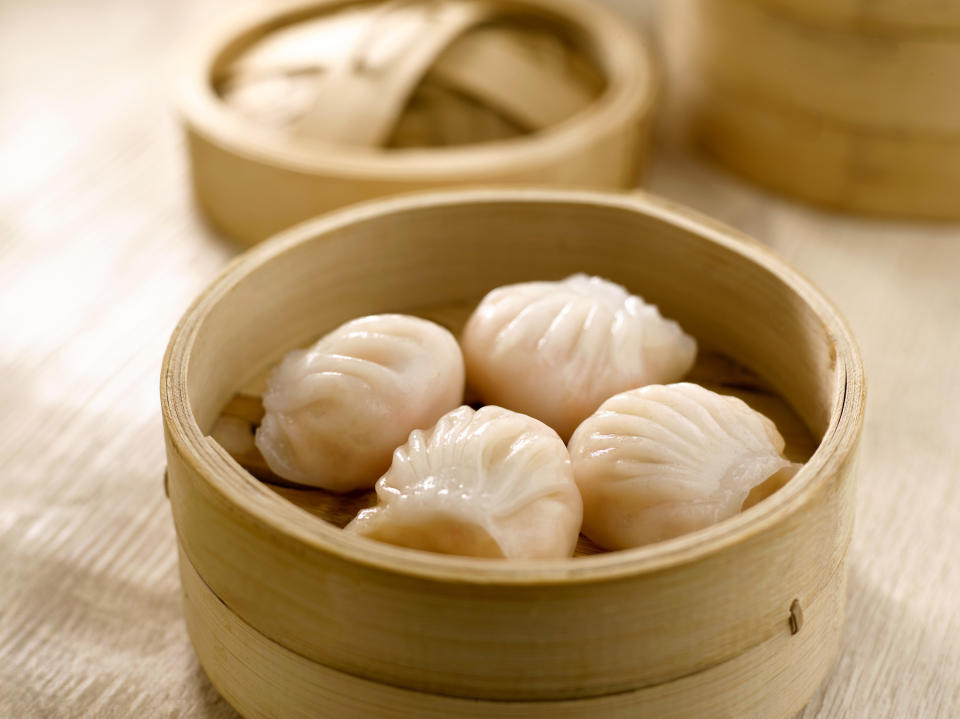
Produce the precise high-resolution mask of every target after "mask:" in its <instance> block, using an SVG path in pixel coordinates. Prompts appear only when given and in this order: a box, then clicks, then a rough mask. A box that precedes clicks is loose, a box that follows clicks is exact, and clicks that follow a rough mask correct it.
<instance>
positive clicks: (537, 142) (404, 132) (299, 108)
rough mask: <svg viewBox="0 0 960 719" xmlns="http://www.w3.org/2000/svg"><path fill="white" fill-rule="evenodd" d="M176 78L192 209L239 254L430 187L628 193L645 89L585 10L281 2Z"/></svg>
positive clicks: (513, 2)
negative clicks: (347, 210)
mask: <svg viewBox="0 0 960 719" xmlns="http://www.w3.org/2000/svg"><path fill="white" fill-rule="evenodd" d="M182 76H183V83H182V85H183V86H182V89H181V93H180V98H181V103H180V108H181V114H182V116H183V120H184V124H185V126H186V129H187V137H188V147H189V151H190V157H191V166H192V174H193V181H194V187H195V191H196V195H197V198H198V200H199V203H200V205H201V207H202V208H203V209H204V210H205V211H206V213H207V215H208V217H209V218H210V219H211V221H212V222H213V223H214V224H215V225H216V226H217V227H219V228H220V229H222V230H224V231H225V232H226V233H227V234H229V235H231V236H233V237H235V238H237V239H240V240H242V241H244V242H257V241H259V240H262V239H264V238H266V237H268V236H269V235H271V234H274V233H275V232H278V231H280V230H282V229H285V228H286V227H289V226H290V225H293V224H296V223H297V222H300V221H302V220H305V219H307V218H310V217H313V216H314V215H317V214H320V213H322V212H325V211H327V210H330V209H333V208H335V207H338V206H340V205H344V204H349V203H351V202H355V201H358V200H363V199H370V198H373V197H377V196H380V195H384V194H390V193H394V192H402V191H410V190H420V189H425V188H429V187H435V186H442V185H455V184H456V185H463V184H491V183H498V184H501V183H513V184H546V185H568V186H589V187H599V188H611V189H617V188H626V187H631V186H633V185H635V184H636V180H637V177H638V174H639V172H640V169H641V167H642V164H643V160H644V157H645V154H646V152H645V146H646V141H647V129H648V124H649V123H648V120H649V117H650V114H651V110H652V105H653V100H654V98H655V95H656V88H657V84H656V80H655V71H654V67H653V65H652V62H651V60H650V56H649V54H648V51H647V49H646V48H645V47H644V45H643V44H642V42H641V41H640V39H639V38H638V37H637V36H636V34H635V32H634V31H633V30H632V29H630V28H629V27H627V26H625V25H624V23H622V22H621V21H620V20H619V19H618V18H616V17H615V16H614V15H612V14H611V13H609V12H608V11H606V10H604V9H603V8H600V7H598V6H596V5H594V4H592V3H590V2H587V1H586V0H444V1H442V2H441V1H440V0H389V1H387V2H383V1H375V2H370V1H361V0H297V2H294V3H284V4H282V5H280V6H277V5H272V6H271V7H270V8H269V9H267V10H265V11H263V12H260V13H258V14H256V15H253V16H251V17H247V18H244V19H242V20H240V21H238V22H233V23H232V24H230V25H229V26H227V27H225V28H223V29H222V30H221V31H219V32H218V33H215V34H213V35H210V36H207V37H203V38H202V39H201V40H200V41H199V42H197V43H196V55H195V56H193V57H191V58H190V60H189V63H188V64H187V66H186V67H185V69H184V72H183V73H182Z"/></svg>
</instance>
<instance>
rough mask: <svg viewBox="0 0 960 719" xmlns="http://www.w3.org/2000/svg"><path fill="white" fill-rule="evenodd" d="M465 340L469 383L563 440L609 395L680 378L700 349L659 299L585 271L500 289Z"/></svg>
mask: <svg viewBox="0 0 960 719" xmlns="http://www.w3.org/2000/svg"><path fill="white" fill-rule="evenodd" d="M460 341H461V346H462V347H463V354H464V360H465V362H466V366H467V381H468V384H469V385H470V386H471V387H472V388H473V389H474V391H475V392H476V393H477V394H478V395H479V396H480V398H481V399H482V400H483V401H484V402H485V403H487V404H495V405H499V406H501V407H507V408H508V409H512V410H514V411H517V412H523V413H525V414H528V415H530V416H531V417H536V418H537V419H539V420H541V421H542V422H545V423H547V424H548V425H550V426H551V427H553V428H554V429H555V430H556V431H557V432H558V433H559V434H560V436H561V437H563V438H564V439H567V438H569V437H570V434H571V433H572V432H573V430H574V429H575V428H576V427H577V425H578V424H580V422H582V421H583V420H584V419H585V418H586V417H587V416H588V415H589V414H590V413H591V412H593V411H594V410H595V409H596V408H597V407H598V406H600V403H601V402H603V401H604V400H605V399H607V398H608V397H610V396H612V395H614V394H616V393H618V392H623V391H625V390H628V389H632V388H634V387H640V386H643V385H646V384H654V383H664V382H674V381H676V380H678V379H680V378H681V377H683V375H685V374H686V373H687V372H688V371H689V370H690V367H691V366H692V365H693V361H694V358H695V357H696V353H697V343H696V340H694V339H693V338H692V337H690V336H689V335H687V334H685V333H684V332H683V330H682V329H681V328H680V326H679V325H678V324H677V323H676V322H674V321H672V320H668V319H664V318H663V317H662V316H661V315H660V312H659V310H658V309H657V308H656V307H655V306H654V305H651V304H647V303H646V302H644V301H643V300H642V299H641V298H640V297H637V296H636V295H631V294H630V293H629V292H627V290H626V289H624V288H623V287H621V286H620V285H617V284H614V283H613V282H609V281H607V280H604V279H601V278H599V277H588V276H587V275H583V274H578V275H572V276H571V277H568V278H567V279H565V280H562V281H560V282H524V283H521V284H515V285H507V286H505V287H499V288H497V289H495V290H493V291H491V292H490V293H489V294H487V296H486V297H484V299H483V300H482V301H481V303H480V305H479V306H478V307H477V309H476V310H475V311H474V313H473V315H472V316H471V317H470V319H469V320H468V322H467V325H466V327H465V328H464V331H463V334H462V336H461V340H460Z"/></svg>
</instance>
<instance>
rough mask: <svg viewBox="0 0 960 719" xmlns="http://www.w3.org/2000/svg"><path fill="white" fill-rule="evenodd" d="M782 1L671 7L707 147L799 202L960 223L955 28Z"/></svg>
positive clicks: (682, 94)
mask: <svg viewBox="0 0 960 719" xmlns="http://www.w3.org/2000/svg"><path fill="white" fill-rule="evenodd" d="M775 4H776V3H775V2H774V0H677V2H674V3H671V4H670V5H669V6H668V8H667V12H666V13H665V23H664V40H665V44H666V46H667V48H668V54H669V56H670V59H671V67H672V76H673V78H674V79H675V80H676V83H675V85H676V95H675V96H676V97H679V98H681V100H680V102H681V104H685V105H686V107H687V109H688V112H689V114H690V115H691V116H692V117H693V123H692V127H693V129H694V134H695V137H696V138H697V139H698V140H699V141H700V143H701V144H702V145H704V147H705V148H706V149H707V150H708V152H709V153H710V154H712V155H713V156H715V157H716V158H718V159H719V160H720V161H721V162H723V164H725V165H727V166H729V167H730V168H732V169H734V170H736V171H738V172H740V173H742V174H744V175H746V176H747V177H749V178H750V179H752V180H754V181H757V182H759V183H760V184H762V185H765V186H768V187H771V188H773V189H776V190H780V191H784V192H787V193H789V194H792V195H795V196H797V197H800V198H802V199H807V200H812V201H815V202H819V203H822V204H825V205H828V206H830V207H834V208H837V209H844V210H852V211H857V212H866V213H873V214H883V215H895V216H908V217H919V218H935V219H956V218H960V199H958V194H957V191H956V187H957V184H956V183H957V178H958V177H960V169H958V167H960V165H958V162H957V160H958V158H960V92H957V77H956V74H957V70H958V68H960V31H958V32H956V33H953V34H951V33H937V32H926V31H922V30H909V29H904V30H903V31H902V32H897V33H893V32H890V31H886V30H877V29H872V28H864V27H861V26H859V25H852V24H846V25H844V24H840V25H831V24H823V23H819V22H817V21H816V20H815V19H810V18H809V17H808V16H807V14H805V13H792V12H787V11H784V10H783V9H782V8H779V7H773V5H775ZM877 5H878V6H882V7H891V8H892V7H893V6H894V5H895V3H887V4H886V5H884V4H883V3H879V4H877ZM842 7H845V4H844V3H840V4H838V11H839V9H840V8H842ZM871 7H873V5H871ZM929 7H931V8H932V6H929ZM943 7H944V8H946V5H944V6H943ZM810 12H811V14H815V13H814V10H813V9H811V10H810ZM956 12H957V14H958V16H960V5H958V6H957V9H956Z"/></svg>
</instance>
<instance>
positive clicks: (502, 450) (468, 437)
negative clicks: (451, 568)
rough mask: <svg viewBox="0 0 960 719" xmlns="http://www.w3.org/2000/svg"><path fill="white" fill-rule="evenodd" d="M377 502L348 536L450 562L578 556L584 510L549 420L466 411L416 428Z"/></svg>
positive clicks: (487, 409) (566, 457) (498, 409)
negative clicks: (455, 557) (455, 558)
mask: <svg viewBox="0 0 960 719" xmlns="http://www.w3.org/2000/svg"><path fill="white" fill-rule="evenodd" d="M376 487H377V499H378V504H377V506H376V507H373V508H371V509H365V510H363V511H361V512H360V513H359V514H358V515H357V517H356V518H355V519H354V520H353V521H352V522H351V523H350V524H348V525H347V526H346V531H348V532H354V533H356V534H359V535H363V536H365V537H369V538H371V539H377V540H380V541H382V542H388V543H390V544H397V545H401V546H404V547H412V548H414V549H423V550H426V551H430V552H440V553H443V554H461V555H467V556H474V557H505V558H509V559H521V558H522V559H549V558H559V557H569V556H571V555H572V554H573V550H574V547H576V544H577V538H578V536H579V533H580V520H581V518H582V515H583V505H582V503H581V501H580V492H579V491H578V490H577V486H576V484H574V481H573V472H572V470H571V467H570V457H569V455H568V454H567V448H566V447H565V446H564V444H563V441H562V440H561V439H560V437H558V436H557V433H556V432H554V431H553V430H552V429H550V428H549V427H547V426H546V425H545V424H543V423H542V422H538V421H537V420H535V419H533V418H532V417H527V416H525V415H522V414H518V413H517V412H511V411H510V410H506V409H503V408H501V407H494V406H486V407H482V408H481V409H479V410H476V411H474V410H473V409H471V408H470V407H460V408H459V409H456V410H454V411H452V412H450V413H448V414H446V415H444V416H443V417H442V418H441V419H440V421H439V422H437V424H436V426H435V427H433V428H432V429H430V430H427V431H423V430H416V431H414V432H412V433H411V434H410V439H409V440H408V442H407V443H406V444H405V445H404V446H402V447H399V448H398V449H397V451H396V452H394V455H393V464H392V465H391V466H390V469H389V470H388V471H387V473H386V474H385V475H384V476H383V477H382V478H381V479H380V480H379V481H378V482H377V485H376Z"/></svg>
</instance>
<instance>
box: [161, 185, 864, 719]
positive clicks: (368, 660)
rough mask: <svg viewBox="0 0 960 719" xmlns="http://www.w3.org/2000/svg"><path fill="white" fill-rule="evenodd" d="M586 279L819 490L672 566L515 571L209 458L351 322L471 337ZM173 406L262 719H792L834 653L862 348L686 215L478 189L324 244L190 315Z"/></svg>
mask: <svg viewBox="0 0 960 719" xmlns="http://www.w3.org/2000/svg"><path fill="white" fill-rule="evenodd" d="M573 272H588V273H594V274H599V275H603V276H606V277H609V278H610V279H612V280H614V281H617V282H620V283H623V284H625V285H626V286H628V287H629V288H630V289H631V290H633V291H636V292H640V293H642V294H643V295H644V296H645V297H646V298H647V299H648V300H650V301H653V302H656V303H657V304H658V305H659V306H660V307H661V308H662V310H663V311H664V313H665V314H666V316H669V317H674V318H676V319H677V320H679V321H680V322H681V324H682V325H683V327H684V328H685V329H686V330H687V331H688V332H691V333H692V334H694V335H695V336H696V337H697V338H698V341H699V342H700V345H701V352H700V358H699V359H698V362H697V366H696V367H695V368H694V371H693V373H692V379H693V380H695V381H699V382H701V383H703V384H704V385H706V386H712V387H714V388H717V389H720V390H721V391H727V392H730V393H736V394H738V395H739V396H742V397H743V398H744V399H745V400H746V401H748V402H749V403H750V404H751V405H752V406H754V407H756V408H758V409H761V411H764V412H765V413H767V414H768V416H770V417H772V418H773V419H774V420H775V421H776V422H777V424H778V426H779V427H780V429H781V431H782V432H783V434H784V436H785V438H786V439H787V451H788V456H791V457H792V458H793V459H799V460H806V464H805V465H804V467H803V468H802V469H801V471H800V472H799V473H798V474H797V475H796V476H795V477H794V478H793V479H792V480H790V481H789V482H788V483H787V484H786V485H785V486H784V487H782V488H781V489H779V490H778V491H776V492H775V493H774V494H772V495H771V496H770V497H768V498H766V499H764V500H763V501H760V502H759V503H757V504H756V505H754V506H752V507H750V508H749V509H747V510H745V511H744V512H743V513H742V514H740V515H738V516H737V517H735V518H732V519H730V520H727V521H724V522H721V523H719V524H717V525H715V526H713V527H710V528H707V529H704V530H701V531H698V532H695V533H692V534H689V535H686V536H683V537H679V538H676V539H673V540H670V541H667V542H662V543H659V544H655V545H650V546H647V547H641V548H637V549H633V550H628V551H622V552H609V553H594V552H593V550H591V549H590V547H588V546H581V547H580V549H579V551H578V554H579V555H580V556H576V557H574V558H571V559H566V560H555V561H546V562H532V561H516V562H505V561H497V560H487V559H476V558H465V557H451V556H442V555H434V554H430V553H426V552H418V551H414V550H408V549H403V548H399V547H394V546H390V545H386V544H380V543H378V542H374V541H371V540H366V539H364V538H360V537H351V536H347V535H344V534H343V533H341V532H340V530H339V529H338V525H339V526H342V525H343V524H344V523H345V522H346V521H347V520H349V518H350V516H352V512H353V511H355V510H356V507H355V506H350V505H351V503H353V502H355V501H356V498H351V497H348V498H345V499H340V498H337V497H336V496H335V495H329V494H327V493H325V492H322V491H319V490H303V489H293V488H289V487H281V486H276V485H269V484H267V483H264V482H261V481H258V480H257V479H256V478H254V476H253V475H252V474H251V473H250V472H248V471H246V470H245V469H244V468H243V467H242V466H241V464H240V463H239V462H238V459H237V458H235V457H234V456H231V454H230V453H228V451H227V450H226V449H225V448H224V446H223V445H222V444H221V443H220V442H218V441H217V440H215V439H214V438H213V436H212V435H214V434H216V431H217V430H216V427H219V426H220V425H221V423H222V422H224V419H225V417H226V416H227V414H228V410H229V408H230V407H235V406H236V405H237V404H238V403H239V404H242V403H243V401H249V397H250V396H253V395H255V394H256V392H257V391H258V390H257V385H258V382H259V380H258V378H259V377H262V375H263V372H264V371H265V370H266V369H268V368H269V367H271V366H272V365H273V364H274V363H276V362H277V361H278V359H279V358H280V357H281V356H282V354H283V353H284V352H286V351H287V350H289V349H291V348H293V347H298V346H303V345H305V344H306V343H308V342H310V341H311V340H313V339H314V338H316V337H317V336H319V335H320V334H323V333H324V332H325V331H327V330H329V329H331V328H332V327H334V326H336V325H338V324H340V323H342V322H344V321H346V320H347V319H350V318H353V317H357V316H360V315H365V314H370V313H377V312H386V311H389V312H408V313H414V314H419V315H421V316H426V317H431V318H433V319H435V320H437V321H440V322H443V323H444V324H446V325H447V326H449V327H451V328H452V329H454V330H456V329H457V327H458V326H459V325H460V323H462V321H463V319H464V318H465V317H466V315H467V313H469V311H470V310H471V309H472V307H473V306H474V305H475V303H476V302H477V301H478V300H479V298H480V297H482V295H483V294H484V293H485V292H486V291H488V290H490V289H491V288H493V287H496V286H499V285H503V284H506V283H511V282H517V281H522V280H530V279H550V278H561V277H564V276H566V275H568V274H570V273H573ZM244 397H246V398H247V399H246V400H244V399H243V398H244ZM161 400H162V406H163V417H164V427H165V436H166V443H167V461H168V471H167V475H166V485H167V491H168V496H169V498H170V503H171V506H172V510H173V517H174V522H175V525H176V529H177V536H178V540H179V545H180V548H181V554H180V568H181V577H182V584H183V592H184V611H185V615H186V619H187V626H188V629H189V632H190V635H191V638H192V640H193V643H194V647H195V648H196V651H197V654H198V656H199V658H200V661H201V663H202V664H203V666H204V668H205V670H206V672H207V674H208V676H209V677H210V679H211V680H212V682H213V683H214V685H215V686H216V687H217V688H218V689H219V691H220V692H221V693H222V694H223V695H224V697H225V698H226V699H227V700H228V701H229V702H230V703H231V704H233V705H234V706H235V707H236V708H237V709H238V710H239V711H240V712H241V713H242V714H244V715H245V716H247V717H306V716H337V717H358V718H359V717H370V716H376V717H384V718H386V719H391V718H394V717H410V716H416V717H448V716H463V717H483V716H491V715H496V716H508V717H557V716H562V717H595V716H604V717H635V716H641V715H642V716H657V717H664V718H665V719H669V718H670V717H676V718H678V719H679V718H680V717H683V718H684V719H691V718H694V719H695V718H697V717H717V716H737V717H763V718H764V719H779V718H783V719H787V718H788V717H791V716H793V714H794V713H795V712H796V711H798V710H799V709H800V708H801V707H802V706H803V705H804V704H805V702H806V701H807V699H808V698H809V696H810V695H811V694H812V693H813V691H814V690H815V688H816V687H817V685H818V684H819V683H820V681H821V680H822V678H823V676H824V675H825V673H826V672H827V670H828V668H829V666H830V664H831V662H832V660H833V658H834V656H835V654H836V652H837V648H838V640H839V635H840V629H841V623H842V618H843V608H844V585H845V555H846V551H847V546H848V543H849V540H850V535H851V530H852V521H853V497H854V477H853V468H854V458H855V450H856V447H857V443H858V437H859V432H860V428H861V424H862V421H863V409H864V386H863V374H862V367H861V362H860V358H859V354H858V350H857V348H856V345H855V343H854V340H853V339H852V337H851V335H850V333H849V331H848V329H847V327H846V325H845V324H844V322H843V320H842V319H841V318H840V317H839V316H838V315H837V313H836V311H835V310H834V309H833V308H832V306H831V305H830V304H829V303H828V302H827V301H826V300H825V299H824V298H823V297H822V296H821V295H820V294H819V293H818V291H817V290H816V289H815V288H814V287H813V286H811V285H810V283H809V282H807V281H806V280H804V279H803V278H802V277H800V276H799V275H797V274H796V272H794V271H793V270H791V269H790V268H789V267H788V266H786V265H785V264H784V263H783V262H781V261H780V260H778V259H777V258H776V257H775V256H773V255H772V254H771V253H770V252H769V251H767V250H766V249H764V248H763V247H762V246H760V245H758V244H756V243H754V242H752V241H751V240H749V239H748V238H746V237H744V236H742V235H740V234H738V233H736V232H735V231H733V230H730V229H728V228H726V227H723V226H721V225H718V224H716V223H715V222H713V221H711V220H708V219H706V218H704V217H701V216H698V215H696V214H694V213H692V212H690V211H687V210H684V209H681V208H678V207H676V206H674V205H672V204H670V203H667V202H666V201H663V200H658V199H655V198H653V197H648V196H641V195H637V196H624V195H615V194H602V193H592V192H583V191H569V190H567V191H565V190H542V189H541V190H520V189H513V190H508V189H503V190H459V191H448V192H443V193H433V194H426V195H419V196H418V195H414V196H409V197H401V198H394V199H387V200H381V201H379V202H376V203H369V204H364V205H359V206H355V207H352V208H349V209H346V210H343V211H340V212H338V213H335V214H331V215H328V216H325V217H323V218H320V219H317V220H314V221H311V222H308V223H305V224H303V225H301V226H298V227H296V228H293V229H291V230H289V231H287V232H285V233H283V234H282V235H280V236H278V237H277V238H275V239H274V240H272V241H271V242H268V243H265V244H263V245H261V246H260V247H258V248H256V249H254V250H251V251H250V252H248V253H246V254H245V255H244V256H242V257H240V258H238V259H237V260H236V261H235V262H234V263H233V264H232V265H231V266H229V267H228V268H227V269H226V270H225V271H224V273H223V274H222V275H221V276H220V278H219V279H217V280H216V281H215V282H214V284H213V285H212V286H211V287H210V288H209V289H208V290H207V291H206V292H205V293H204V294H203V295H202V296H201V297H200V298H199V299H198V300H197V301H196V302H195V303H194V305H193V306H192V307H191V308H190V309H189V310H188V311H187V313H186V314H185V316H184V318H183V319H182V320H181V322H180V324H179V325H178V327H177V329H176V330H175V332H174V334H173V337H172V339H171V341H170V345H169V347H168V350H167V354H166V357H165V360H164V366H163V376H162V386H161ZM234 412H236V410H234ZM240 414H242V411H241V412H240ZM240 460H241V461H242V458H240ZM325 520H326V521H325Z"/></svg>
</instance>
